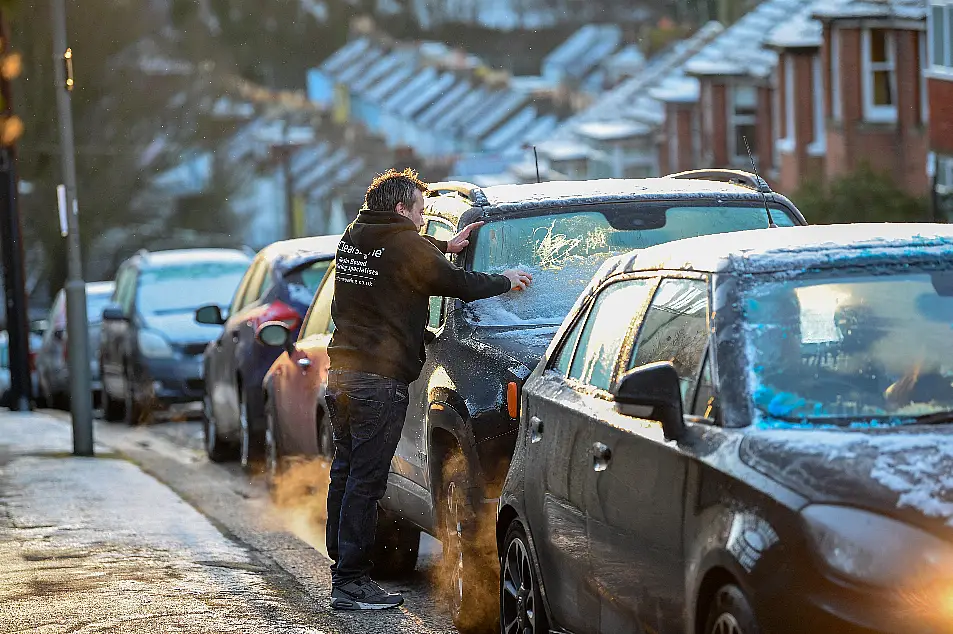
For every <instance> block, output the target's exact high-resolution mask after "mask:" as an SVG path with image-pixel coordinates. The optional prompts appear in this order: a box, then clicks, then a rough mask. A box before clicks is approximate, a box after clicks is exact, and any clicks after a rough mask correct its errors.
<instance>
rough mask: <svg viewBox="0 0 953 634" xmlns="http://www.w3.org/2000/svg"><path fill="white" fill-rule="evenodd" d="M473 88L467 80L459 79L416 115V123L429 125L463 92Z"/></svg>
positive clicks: (459, 97)
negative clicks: (459, 80)
mask: <svg viewBox="0 0 953 634" xmlns="http://www.w3.org/2000/svg"><path fill="white" fill-rule="evenodd" d="M471 90H473V86H472V85H470V82H468V81H461V82H459V83H457V85H456V86H454V87H453V88H451V89H450V90H448V91H446V92H445V93H444V94H443V95H441V96H440V98H439V99H437V101H435V102H434V103H432V104H431V105H430V107H428V108H427V109H426V110H424V111H423V112H422V113H420V115H419V116H418V117H417V123H419V124H421V125H425V126H426V125H431V124H432V123H434V122H435V121H437V119H439V118H440V117H441V116H443V114H444V113H445V112H447V111H448V110H449V109H450V108H452V107H453V106H454V105H455V104H456V103H457V102H458V101H460V99H462V98H463V96H464V95H465V94H467V93H468V92H470V91H471Z"/></svg>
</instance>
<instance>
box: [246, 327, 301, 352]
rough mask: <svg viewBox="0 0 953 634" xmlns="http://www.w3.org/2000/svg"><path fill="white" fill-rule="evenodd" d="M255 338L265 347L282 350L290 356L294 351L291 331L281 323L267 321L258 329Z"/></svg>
mask: <svg viewBox="0 0 953 634" xmlns="http://www.w3.org/2000/svg"><path fill="white" fill-rule="evenodd" d="M255 338H256V339H257V340H258V343H260V344H261V345H263V346H268V347H271V348H282V349H284V350H285V352H287V353H288V354H289V355H290V354H291V353H292V352H293V351H294V342H293V341H292V340H291V329H290V328H288V326H287V324H285V323H284V322H281V321H267V322H265V323H263V324H262V325H261V326H259V327H258V331H257V332H256V333H255Z"/></svg>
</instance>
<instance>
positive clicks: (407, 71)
mask: <svg viewBox="0 0 953 634" xmlns="http://www.w3.org/2000/svg"><path fill="white" fill-rule="evenodd" d="M416 72H417V67H416V66H415V65H414V64H413V63H412V62H411V63H406V64H405V65H403V66H398V67H397V68H396V69H394V71H393V72H391V73H390V74H389V75H388V76H387V77H385V78H384V79H382V80H381V81H380V83H378V84H376V85H374V86H371V87H370V88H368V90H367V92H366V93H365V94H364V97H365V98H367V99H368V100H369V101H373V102H377V103H379V102H380V101H381V100H383V99H384V98H386V97H387V95H389V94H391V93H392V92H393V91H394V90H398V89H399V88H400V86H402V85H403V84H405V83H407V82H409V81H411V79H412V78H413V76H414V73H416Z"/></svg>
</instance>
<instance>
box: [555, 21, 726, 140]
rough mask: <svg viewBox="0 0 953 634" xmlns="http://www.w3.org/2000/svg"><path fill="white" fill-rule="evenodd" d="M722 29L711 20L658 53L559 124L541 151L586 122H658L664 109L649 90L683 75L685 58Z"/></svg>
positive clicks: (574, 136) (573, 133)
mask: <svg viewBox="0 0 953 634" xmlns="http://www.w3.org/2000/svg"><path fill="white" fill-rule="evenodd" d="M723 31H724V28H723V27H722V26H721V24H719V23H717V22H709V23H708V24H706V25H704V26H703V27H702V28H700V29H699V30H698V31H697V32H696V33H695V34H694V35H692V37H690V38H688V39H686V40H682V41H680V42H677V43H676V44H674V45H673V46H671V47H670V48H669V49H667V50H666V51H664V52H662V53H660V54H658V55H656V56H655V57H653V58H652V59H650V60H649V61H648V62H647V63H646V64H645V65H644V66H643V67H642V69H641V70H639V71H638V72H637V73H636V74H635V75H633V76H632V77H631V78H629V79H627V80H625V81H623V82H622V83H621V84H619V85H618V86H616V87H615V88H613V89H612V90H609V91H608V92H606V93H605V94H603V95H602V96H601V97H600V98H599V99H597V100H596V102H595V103H593V104H592V105H591V106H590V107H589V108H586V109H585V110H583V111H582V112H580V113H578V114H576V115H574V116H573V117H570V118H569V119H567V120H566V121H565V122H563V123H562V124H560V125H559V126H558V127H557V129H556V130H555V131H554V132H552V134H551V135H550V137H549V138H548V139H547V140H546V141H545V142H542V143H541V144H540V147H539V149H540V151H541V152H544V153H548V151H549V147H550V145H552V146H553V147H556V148H558V144H557V143H556V142H558V141H567V140H574V139H578V136H577V134H576V130H577V129H578V128H579V126H581V125H584V124H586V123H591V122H600V121H604V122H627V121H633V122H636V123H642V124H645V123H650V124H654V123H657V122H658V118H659V117H660V116H662V115H663V113H664V110H663V107H662V105H661V104H660V103H658V102H657V101H655V100H654V99H652V98H651V97H649V94H648V92H649V91H650V90H651V89H652V88H654V87H656V86H658V85H659V84H660V83H661V82H663V81H664V80H666V79H668V78H673V77H679V76H681V68H682V66H683V65H684V64H685V62H686V61H687V60H689V59H691V58H692V57H693V56H694V55H696V54H697V53H698V52H699V51H700V50H702V48H704V47H705V46H706V45H707V44H708V43H710V42H711V41H712V40H713V39H714V38H715V37H716V36H718V35H719V34H720V33H722V32H723Z"/></svg>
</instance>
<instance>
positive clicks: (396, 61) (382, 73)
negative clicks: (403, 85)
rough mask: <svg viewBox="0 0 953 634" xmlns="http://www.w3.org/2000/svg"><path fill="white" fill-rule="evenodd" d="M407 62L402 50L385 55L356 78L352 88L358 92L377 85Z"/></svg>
mask: <svg viewBox="0 0 953 634" xmlns="http://www.w3.org/2000/svg"><path fill="white" fill-rule="evenodd" d="M405 62H406V57H405V56H403V55H401V53H400V52H393V53H389V54H387V55H384V56H383V57H381V58H379V59H378V60H377V61H376V62H374V64H372V65H371V66H370V67H369V68H368V69H367V70H366V71H364V73H362V74H361V76H360V77H358V78H357V79H356V80H354V82H353V83H352V84H351V90H353V91H354V92H355V93H357V94H361V93H363V92H365V91H367V90H368V89H369V88H370V87H372V86H374V85H376V84H377V82H379V81H380V80H382V79H383V78H385V77H387V74H388V73H389V72H391V71H392V70H394V69H395V68H397V67H398V66H400V65H401V64H402V63H405Z"/></svg>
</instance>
